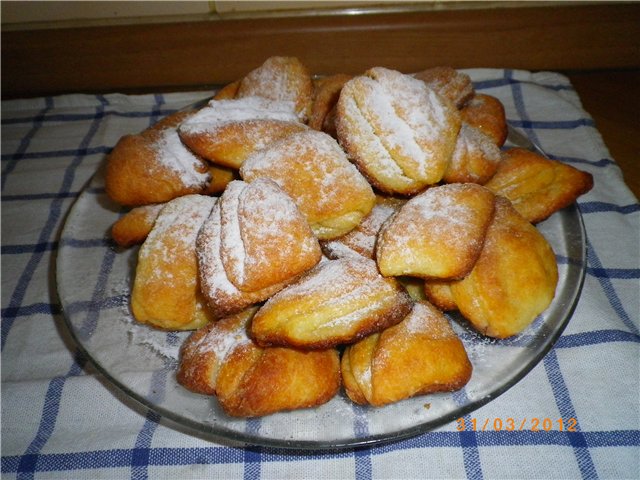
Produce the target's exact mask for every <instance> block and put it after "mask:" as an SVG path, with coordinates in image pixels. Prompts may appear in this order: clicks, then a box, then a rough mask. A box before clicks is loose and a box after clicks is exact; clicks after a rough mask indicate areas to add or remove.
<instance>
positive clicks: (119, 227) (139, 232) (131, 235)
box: [111, 203, 165, 247]
mask: <svg viewBox="0 0 640 480" xmlns="http://www.w3.org/2000/svg"><path fill="white" fill-rule="evenodd" d="M164 206H165V204H164V203H157V204H154V205H143V206H142V207H134V208H132V209H131V210H130V211H128V212H127V213H126V214H124V216H122V217H120V218H119V219H118V220H117V221H116V222H115V223H114V224H113V225H112V226H111V238H112V239H113V241H114V242H116V243H117V244H118V245H120V246H121V247H131V246H132V245H138V244H140V243H142V242H144V241H145V239H146V238H147V235H149V232H150V231H151V229H152V228H153V224H154V223H155V221H156V218H158V215H159V214H160V211H161V210H162V209H163V208H164Z"/></svg>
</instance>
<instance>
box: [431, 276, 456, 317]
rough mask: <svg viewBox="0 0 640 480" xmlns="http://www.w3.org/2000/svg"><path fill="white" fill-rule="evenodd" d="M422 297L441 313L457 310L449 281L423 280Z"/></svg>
mask: <svg viewBox="0 0 640 480" xmlns="http://www.w3.org/2000/svg"><path fill="white" fill-rule="evenodd" d="M424 295H425V297H426V299H427V300H428V301H429V302H431V303H432V304H433V305H435V306H436V307H438V308H439V309H440V310H442V311H443V312H449V311H452V310H457V309H458V307H457V305H456V299H455V298H454V296H453V292H452V291H451V281H450V280H425V282H424Z"/></svg>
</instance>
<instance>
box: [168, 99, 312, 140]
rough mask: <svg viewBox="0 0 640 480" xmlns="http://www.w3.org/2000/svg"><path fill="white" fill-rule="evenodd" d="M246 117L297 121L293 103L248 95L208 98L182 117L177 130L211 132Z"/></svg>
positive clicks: (241, 120) (248, 118) (191, 132)
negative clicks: (198, 107) (207, 101)
mask: <svg viewBox="0 0 640 480" xmlns="http://www.w3.org/2000/svg"><path fill="white" fill-rule="evenodd" d="M248 120H279V121H283V122H296V123H299V122H300V120H299V118H298V116H297V115H296V113H295V104H294V103H293V102H290V101H284V100H270V99H267V98H263V97H255V96H252V97H243V98H238V99H233V100H211V101H210V102H209V104H208V105H207V106H206V107H204V108H202V109H201V110H199V111H198V112H197V113H195V114H194V115H192V116H191V117H189V118H188V119H187V120H185V121H184V122H183V123H182V124H181V125H180V128H179V130H180V131H183V132H185V133H189V134H198V133H207V132H209V133H211V132H215V131H216V130H217V129H218V128H220V127H222V126H225V125H229V124H232V123H239V122H244V121H248Z"/></svg>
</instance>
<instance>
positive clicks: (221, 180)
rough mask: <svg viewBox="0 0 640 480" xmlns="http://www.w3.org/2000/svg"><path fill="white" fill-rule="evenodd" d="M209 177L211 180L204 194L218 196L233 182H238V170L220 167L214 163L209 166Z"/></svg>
mask: <svg viewBox="0 0 640 480" xmlns="http://www.w3.org/2000/svg"><path fill="white" fill-rule="evenodd" d="M209 175H210V176H211V180H210V181H209V185H207V188H206V190H205V192H204V193H206V194H207V195H219V194H221V193H222V192H224V189H225V188H227V185H228V184H229V183H230V182H231V181H233V180H239V179H240V176H239V175H238V170H236V169H234V168H228V167H222V166H220V165H216V164H214V163H210V164H209Z"/></svg>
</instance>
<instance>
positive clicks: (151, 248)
mask: <svg viewBox="0 0 640 480" xmlns="http://www.w3.org/2000/svg"><path fill="white" fill-rule="evenodd" d="M215 202H216V199H215V198H212V197H208V196H205V195H186V196H183V197H180V198H176V199H174V200H172V201H170V202H168V203H167V204H166V205H165V207H164V208H163V209H162V211H161V212H160V214H159V215H158V218H157V219H156V221H155V223H154V226H153V229H152V230H151V232H149V235H148V236H147V239H146V240H145V242H144V243H143V244H142V246H141V247H140V251H139V252H138V263H137V266H136V274H135V279H134V282H133V289H132V291H131V310H132V313H133V316H134V317H135V319H136V320H138V321H139V322H142V323H148V324H151V325H153V326H155V327H159V328H163V329H168V330H190V329H195V328H199V327H201V326H202V325H204V324H206V323H208V322H209V321H211V320H212V319H213V317H212V315H211V313H210V312H209V310H208V309H207V307H206V304H205V302H204V299H203V298H202V295H201V293H200V285H199V282H198V265H197V260H196V236H197V234H198V231H199V230H200V226H201V225H202V223H203V222H204V221H205V219H206V218H207V217H208V216H209V212H210V211H211V209H212V208H213V206H214V204H215Z"/></svg>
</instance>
